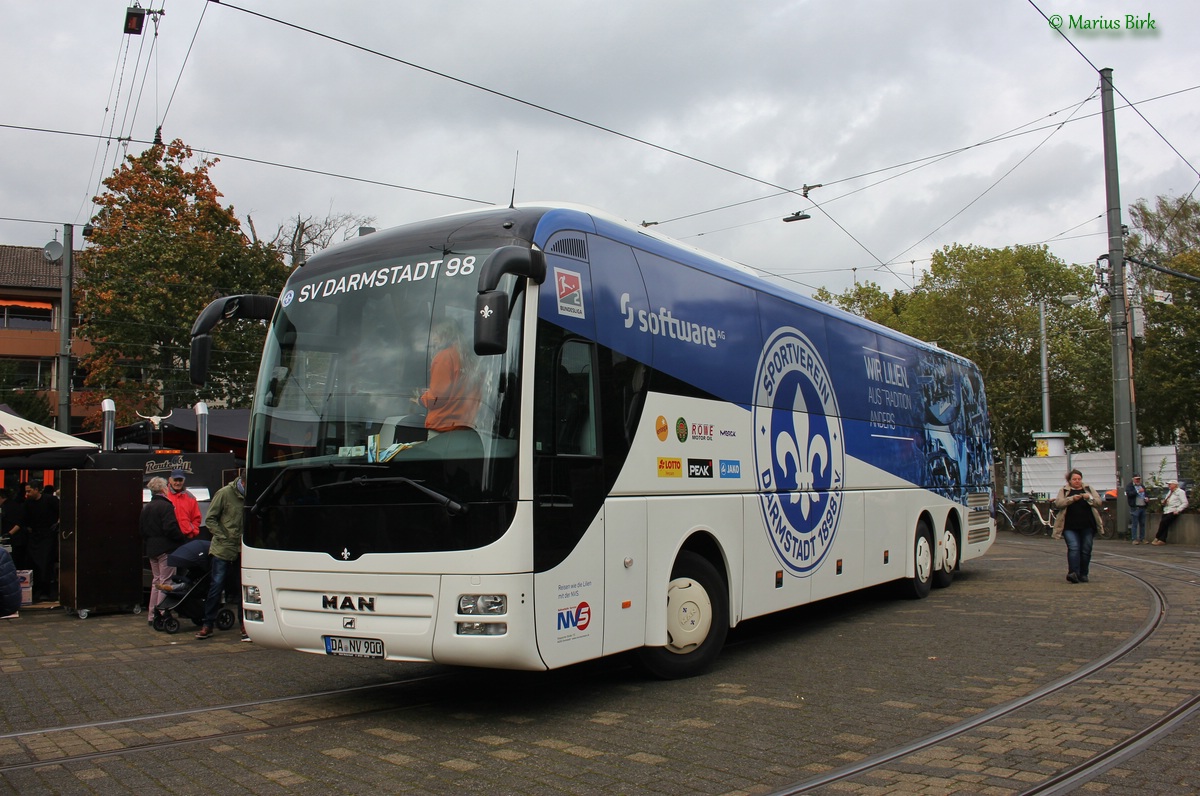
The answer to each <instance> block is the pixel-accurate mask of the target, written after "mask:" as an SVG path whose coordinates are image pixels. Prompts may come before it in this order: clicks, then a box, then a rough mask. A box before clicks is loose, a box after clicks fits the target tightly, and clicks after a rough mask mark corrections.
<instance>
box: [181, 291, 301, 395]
mask: <svg viewBox="0 0 1200 796" xmlns="http://www.w3.org/2000/svg"><path fill="white" fill-rule="evenodd" d="M278 303H279V299H277V298H275V297H274V296H262V295H255V294H247V295H242V296H226V297H225V298H219V299H217V300H216V301H214V302H212V303H211V304H209V305H208V306H207V307H205V308H204V309H203V310H202V311H201V312H200V314H199V315H198V316H197V317H196V322H195V323H193V324H192V352H191V358H190V359H189V361H188V371H189V375H190V376H191V379H192V384H196V385H203V384H204V383H205V382H207V381H208V362H209V359H210V358H211V356H212V336H211V335H210V334H209V332H211V331H212V330H213V327H214V326H216V325H217V324H218V323H220V322H221V321H226V320H230V321H232V320H246V321H269V320H270V319H271V316H272V315H274V314H275V306H276V305H277V304H278Z"/></svg>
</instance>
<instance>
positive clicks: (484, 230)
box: [192, 205, 995, 677]
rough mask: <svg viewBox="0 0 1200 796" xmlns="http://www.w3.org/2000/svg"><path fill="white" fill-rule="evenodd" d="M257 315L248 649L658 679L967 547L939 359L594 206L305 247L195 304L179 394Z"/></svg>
mask: <svg viewBox="0 0 1200 796" xmlns="http://www.w3.org/2000/svg"><path fill="white" fill-rule="evenodd" d="M268 317H270V318H271V324H270V330H269V332H268V335H267V342H266V346H265V350H264V353H263V360H262V367H261V372H260V375H259V379H258V383H257V388H256V392H255V397H254V407H253V412H252V420H251V424H250V431H249V439H248V449H247V462H246V484H247V493H246V506H247V510H246V527H245V536H244V541H243V552H242V582H243V586H242V588H243V596H242V599H243V607H244V610H245V623H246V628H247V630H248V631H249V633H250V635H251V636H252V637H253V639H254V641H255V643H256V644H262V645H266V646H270V647H281V648H291V649H296V650H302V651H305V652H312V653H317V654H321V655H352V656H366V657H375V658H385V659H388V660H395V661H437V662H441V663H446V664H458V665H469V666H486V667H503V668H511V669H529V670H537V669H549V668H555V667H560V666H566V665H569V664H572V663H576V662H578V661H585V660H589V659H592V658H596V657H599V656H602V655H610V654H613V653H618V652H622V651H626V650H637V656H638V658H639V659H640V660H641V662H642V664H643V665H644V666H645V668H646V669H648V670H649V671H650V672H651V673H653V674H655V675H657V676H660V677H683V676H688V675H692V674H695V673H697V672H699V671H702V670H704V669H705V668H706V667H707V666H709V665H710V664H711V663H712V662H713V660H714V659H715V657H716V656H717V654H718V653H719V651H720V648H721V646H722V645H723V643H724V640H725V637H726V633H727V632H728V630H729V628H730V627H732V626H734V625H736V624H737V623H738V622H741V621H742V620H744V619H748V618H750V617H755V616H761V615H763V614H767V613H770V612H772V611H779V610H782V609H786V608H791V607H793V606H798V605H802V604H805V603H809V602H812V601H815V600H821V599H824V598H827V597H831V596H834V595H838V594H845V593H846V592H851V591H854V590H856V589H862V588H864V587H868V586H872V585H875V584H881V583H885V582H889V581H898V582H900V584H901V586H902V587H903V589H904V590H905V591H907V592H909V593H910V594H912V595H914V596H916V597H924V596H925V595H926V594H928V592H929V589H930V587H931V586H947V585H949V584H950V582H951V580H952V578H953V577H954V573H955V571H956V570H957V569H958V568H959V566H960V565H961V563H962V562H963V561H966V560H969V559H972V558H976V557H978V556H981V555H983V553H984V552H985V551H986V550H987V549H988V547H989V546H990V545H991V544H992V542H993V540H994V538H995V530H994V525H993V523H992V520H991V516H990V511H989V507H990V503H991V490H992V486H991V471H992V467H991V464H992V462H991V446H990V439H989V428H988V419H987V407H986V404H985V399H984V392H983V383H982V380H981V378H980V375H979V371H978V369H977V368H976V367H975V366H974V365H972V363H971V362H969V361H967V360H965V359H963V358H961V357H958V356H956V355H953V354H950V353H948V352H946V351H943V350H941V349H939V348H937V347H936V346H933V345H929V344H926V343H923V342H920V341H918V340H914V339H911V338H909V337H905V336H903V335H901V334H898V333H897V332H894V331H892V330H890V329H886V328H884V327H881V326H878V325H875V324H873V323H870V322H867V321H864V320H862V319H860V318H857V317H854V316H852V315H849V314H847V313H844V312H841V311H839V310H836V309H834V308H831V307H829V306H826V305H823V304H821V303H818V302H815V301H812V300H810V299H808V298H806V297H803V296H800V295H797V294H795V293H793V292H792V291H790V290H788V289H786V288H784V287H782V286H780V285H776V284H772V283H770V282H767V281H764V280H763V279H761V278H758V277H756V276H755V275H754V274H753V273H751V272H750V271H749V270H748V269H746V268H744V267H742V266H739V265H736V264H733V263H730V262H727V261H723V260H720V259H719V258H716V257H713V256H711V255H706V254H704V253H702V252H699V251H696V250H694V249H692V248H689V247H686V246H683V245H681V244H678V243H676V242H674V241H671V240H669V239H666V238H664V237H662V236H659V235H656V234H652V233H650V232H648V231H647V230H645V229H642V228H639V227H637V226H633V225H630V224H626V223H624V222H620V221H617V220H614V219H612V218H609V217H607V216H604V215H602V214H599V213H597V212H595V211H591V210H588V209H583V208H575V207H569V206H549V205H548V206H538V207H533V206H521V207H516V208H506V209H492V210H485V211H479V212H470V213H464V214H459V215H452V216H447V217H444V218H438V219H435V220H432V221H425V222H421V223H416V224H410V225H408V226H403V227H399V228H396V229H392V230H388V231H382V232H377V233H373V234H370V235H368V236H365V237H361V238H358V239H356V240H354V241H352V242H347V243H343V244H340V245H338V246H334V247H332V248H330V249H328V250H326V251H323V252H321V253H319V254H316V255H315V256H313V257H312V258H311V259H309V260H308V262H307V263H305V264H304V265H303V266H302V267H299V268H297V269H295V270H294V271H293V272H292V274H291V276H290V278H289V279H288V281H287V284H286V285H285V286H284V289H283V292H282V295H281V296H280V297H279V298H278V299H277V300H276V299H275V298H273V297H264V296H236V297H229V298H224V299H219V300H217V301H215V302H213V304H212V305H210V307H208V308H207V309H206V310H205V312H204V313H203V314H202V315H201V316H200V317H199V318H198V319H197V321H196V325H195V327H194V328H193V356H192V367H193V380H194V381H196V382H197V383H203V380H204V378H205V371H206V369H207V360H208V352H209V350H210V348H211V338H210V337H209V332H210V331H211V330H212V328H213V326H214V325H215V324H216V323H217V322H218V321H219V320H221V319H222V318H260V319H265V318H268ZM449 348H453V349H455V354H454V355H452V356H450V357H449V358H448V359H443V360H442V361H441V362H440V363H439V362H437V361H435V358H436V357H438V356H439V355H440V354H441V353H442V352H443V351H444V350H446V349H449ZM431 368H432V369H433V371H434V373H433V374H432V375H431ZM448 380H453V381H455V382H456V386H455V388H454V389H455V390H457V393H456V394H457V396H458V397H457V398H456V399H454V398H452V399H444V398H442V397H438V396H437V395H434V393H435V392H436V390H435V389H434V388H435V383H439V382H440V383H444V382H447V381H448ZM442 387H445V384H442ZM442 393H444V394H445V390H442ZM444 400H457V401H459V404H458V405H457V408H456V409H455V410H454V412H452V413H456V414H457V418H456V419H454V420H453V421H451V422H449V423H448V424H447V421H446V420H445V419H444V418H442V419H440V420H437V421H436V422H435V421H434V419H433V418H434V415H435V410H434V409H433V408H428V406H439V405H440V406H441V407H442V408H443V409H444V408H445V406H446V405H445V403H444V402H443V403H441V404H439V403H438V402H439V401H444ZM427 405H428V406H427Z"/></svg>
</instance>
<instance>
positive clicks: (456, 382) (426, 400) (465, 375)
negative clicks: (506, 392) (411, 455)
mask: <svg viewBox="0 0 1200 796" xmlns="http://www.w3.org/2000/svg"><path fill="white" fill-rule="evenodd" d="M429 348H430V350H433V351H437V354H435V355H434V357H433V361H432V362H431V363H430V365H429V389H427V390H426V391H425V392H424V393H422V394H421V397H420V399H419V400H420V402H421V405H422V406H424V407H425V409H426V410H427V412H426V414H425V428H427V429H429V432H430V433H429V436H430V437H433V436H434V435H436V434H440V433H442V432H444V431H455V430H457V429H462V428H474V427H475V416H476V415H477V414H479V404H480V397H479V383H478V381H477V380H476V379H475V378H474V376H473V369H472V368H471V367H470V364H469V363H467V362H464V360H463V353H462V349H463V345H462V340H461V338H460V335H459V334H458V330H457V329H456V328H455V326H454V324H453V323H452V322H450V321H442V322H441V323H439V324H438V325H437V326H435V327H433V332H432V333H431V334H430V335H429Z"/></svg>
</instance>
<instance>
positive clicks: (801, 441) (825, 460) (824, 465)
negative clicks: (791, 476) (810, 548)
mask: <svg viewBox="0 0 1200 796" xmlns="http://www.w3.org/2000/svg"><path fill="white" fill-rule="evenodd" d="M791 417H792V423H791V430H790V431H788V430H786V429H785V430H784V431H783V432H782V433H780V434H779V435H777V436H776V437H775V461H776V462H777V463H778V464H779V465H780V466H781V467H782V468H783V469H784V471H785V472H791V471H792V470H793V469H794V471H795V474H796V491H795V492H792V493H790V494H789V495H788V497H787V500H788V502H789V503H791V504H792V505H793V506H794V505H796V504H799V505H800V514H801V515H802V516H803V517H804V519H805V520H808V514H809V512H810V511H811V510H812V507H813V506H814V505H816V504H817V503H819V502H820V500H821V496H820V495H819V494H817V493H814V492H813V491H812V490H813V484H814V483H815V482H816V479H817V476H818V475H822V474H824V473H825V471H826V470H827V469H828V468H829V442H828V441H827V440H826V439H825V438H824V437H821V436H813V435H812V434H811V433H810V429H809V421H808V407H807V406H806V405H805V403H804V394H803V392H802V391H801V390H800V389H797V390H796V395H795V398H794V399H793V402H792V412H791Z"/></svg>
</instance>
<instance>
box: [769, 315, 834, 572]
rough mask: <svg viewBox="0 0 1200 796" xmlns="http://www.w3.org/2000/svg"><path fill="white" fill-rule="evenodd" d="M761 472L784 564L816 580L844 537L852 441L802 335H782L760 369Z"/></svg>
mask: <svg viewBox="0 0 1200 796" xmlns="http://www.w3.org/2000/svg"><path fill="white" fill-rule="evenodd" d="M754 380H755V389H754V392H755V400H754V471H755V476H756V478H757V480H758V486H759V489H760V490H761V494H760V498H759V500H760V505H761V508H762V513H763V520H764V521H765V523H766V529H767V534H768V535H769V536H770V538H771V544H772V546H773V547H774V548H775V555H776V557H777V558H778V559H779V562H780V563H781V564H783V566H784V567H785V568H787V569H788V570H789V571H790V572H792V573H793V574H796V575H801V576H804V575H808V574H810V573H812V572H813V571H814V570H815V569H816V568H817V567H818V566H819V565H820V563H821V561H822V560H823V559H824V557H825V554H826V553H828V552H829V547H830V545H831V544H832V543H833V538H834V535H835V534H836V533H837V527H838V519H839V517H840V514H841V508H842V489H843V486H844V478H845V458H846V457H845V441H844V439H843V437H842V420H841V416H840V414H839V412H838V405H837V396H836V395H835V394H834V392H833V382H832V380H831V379H830V378H829V370H828V369H827V368H826V367H825V363H824V361H822V359H821V356H820V354H818V353H817V350H816V348H815V347H814V346H813V344H812V343H811V342H810V341H809V339H808V338H807V337H805V336H804V334H803V333H801V332H800V331H799V330H797V329H792V328H782V329H779V330H777V331H776V332H775V334H774V335H773V336H772V337H771V339H770V340H769V341H767V344H766V346H765V347H764V348H763V352H762V355H761V356H760V358H759V361H758V369H757V372H756V373H755V377H754Z"/></svg>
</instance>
